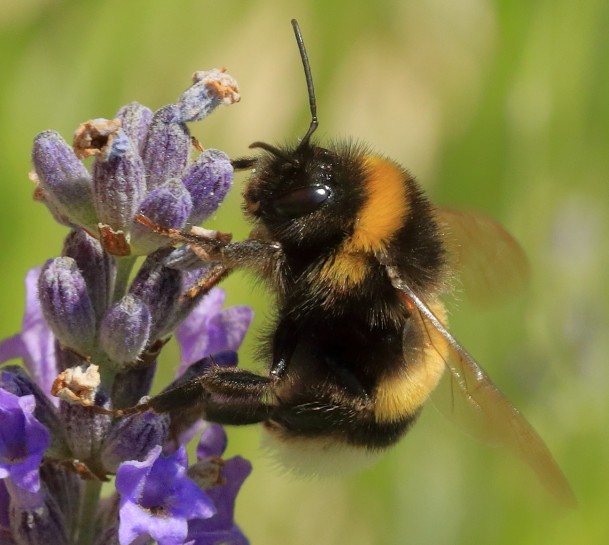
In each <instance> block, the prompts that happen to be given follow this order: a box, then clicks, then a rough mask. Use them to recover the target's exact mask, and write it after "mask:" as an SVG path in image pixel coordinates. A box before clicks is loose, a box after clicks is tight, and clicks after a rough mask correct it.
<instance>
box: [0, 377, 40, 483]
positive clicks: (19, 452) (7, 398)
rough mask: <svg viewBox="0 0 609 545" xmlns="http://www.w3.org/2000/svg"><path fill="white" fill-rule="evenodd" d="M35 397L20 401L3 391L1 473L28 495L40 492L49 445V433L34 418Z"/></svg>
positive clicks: (0, 408) (0, 399)
mask: <svg viewBox="0 0 609 545" xmlns="http://www.w3.org/2000/svg"><path fill="white" fill-rule="evenodd" d="M35 405H36V401H35V399H34V396H33V395H27V396H23V397H17V396H15V395H13V394H11V393H9V392H6V391H5V390H2V389H0V420H1V421H2V426H0V470H1V471H2V473H3V476H7V475H10V476H11V478H12V482H13V483H14V484H15V485H16V486H17V487H19V488H23V489H24V490H26V491H27V492H30V493H36V492H38V491H39V490H40V479H39V475H38V467H39V466H40V462H41V460H42V455H43V454H44V451H45V450H46V449H47V447H48V446H49V444H50V434H49V432H48V430H47V429H46V428H45V427H44V426H43V425H42V424H41V423H40V422H38V420H36V418H35V417H34V409H35Z"/></svg>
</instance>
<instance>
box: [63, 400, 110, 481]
mask: <svg viewBox="0 0 609 545" xmlns="http://www.w3.org/2000/svg"><path fill="white" fill-rule="evenodd" d="M107 403H108V397H107V396H106V395H105V394H104V392H102V391H98V392H97V395H96V397H95V405H97V406H98V407H104V406H106V405H107ZM59 414H60V417H61V420H62V422H63V424H64V428H65V430H66V433H67V441H68V445H69V446H70V449H71V451H72V455H73V458H75V459H77V460H92V459H95V457H96V455H97V454H98V452H99V450H100V448H101V445H102V442H103V440H104V438H105V436H106V434H107V433H108V429H109V428H110V422H111V420H112V418H111V417H110V416H108V415H105V414H98V413H96V412H93V411H91V410H90V409H89V408H88V407H83V406H81V405H74V404H70V403H66V402H65V401H63V400H62V401H61V402H60V403H59ZM90 469H91V470H98V469H99V468H90Z"/></svg>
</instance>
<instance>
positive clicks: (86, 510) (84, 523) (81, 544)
mask: <svg viewBox="0 0 609 545" xmlns="http://www.w3.org/2000/svg"><path fill="white" fill-rule="evenodd" d="M101 487H102V482H101V481H98V480H97V479H92V480H88V481H85V486H84V488H83V495H82V500H81V502H80V512H79V513H78V526H77V528H76V532H77V536H76V545H91V543H92V541H93V534H94V530H95V512H96V511H97V503H98V502H99V495H100V493H101Z"/></svg>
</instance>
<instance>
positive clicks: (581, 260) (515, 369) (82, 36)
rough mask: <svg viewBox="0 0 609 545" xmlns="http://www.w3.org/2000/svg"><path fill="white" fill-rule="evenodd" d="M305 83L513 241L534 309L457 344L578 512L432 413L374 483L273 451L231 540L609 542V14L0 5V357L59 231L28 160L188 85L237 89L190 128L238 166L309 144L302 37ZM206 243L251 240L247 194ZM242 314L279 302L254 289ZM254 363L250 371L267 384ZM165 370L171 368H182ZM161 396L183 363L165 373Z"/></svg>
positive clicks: (588, 3) (262, 463)
mask: <svg viewBox="0 0 609 545" xmlns="http://www.w3.org/2000/svg"><path fill="white" fill-rule="evenodd" d="M292 17H296V18H298V19H299V21H300V24H301V27H302V29H303V33H304V36H305V40H306V43H307V46H308V51H309V56H310V59H311V63H312V66H313V72H314V77H315V84H316V87H317V94H318V101H319V115H320V120H321V125H320V129H319V135H320V136H321V137H335V136H347V135H350V136H353V137H355V138H357V139H361V140H364V141H367V142H368V143H370V144H371V145H372V146H373V147H374V148H376V149H378V150H382V151H384V152H385V153H387V154H388V155H390V156H391V157H393V158H395V159H396V160H398V161H399V162H401V163H403V164H405V165H407V166H408V168H409V169H410V170H411V171H412V172H413V173H414V174H415V175H416V176H417V177H418V179H419V180H420V181H421V183H422V185H423V186H424V187H425V188H426V190H427V191H428V192H429V193H430V195H431V196H432V198H433V199H434V200H435V201H436V202H437V203H439V204H441V205H450V206H455V207H460V208H467V209H470V208H471V209H477V210H480V211H484V212H486V213H489V214H492V215H493V216H495V217H496V218H498V219H499V220H500V221H502V222H503V223H504V224H505V225H506V226H508V228H509V229H510V230H511V231H512V232H513V233H514V234H515V236H516V237H517V238H518V239H519V240H520V241H521V243H522V245H523V246H524V248H525V249H526V251H527V253H528V254H529V256H530V260H531V265H532V279H531V285H530V288H529V289H528V291H527V292H526V293H523V294H522V295H521V296H519V297H515V298H512V300H510V301H509V303H508V304H506V305H503V306H501V307H499V308H493V309H491V310H488V309H486V310H481V309H477V308H474V307H473V306H471V305H469V304H468V303H467V301H466V300H464V301H461V302H460V303H459V305H458V307H457V311H456V312H454V313H453V316H452V328H453V331H454V332H456V334H457V336H458V337H459V338H460V339H461V340H462V342H463V343H464V345H465V346H467V347H468V348H469V349H470V351H472V352H473V354H474V355H475V356H476V358H477V359H478V360H479V361H480V362H481V363H482V364H483V366H484V367H485V368H486V369H487V371H488V372H489V373H490V374H491V376H492V377H493V378H494V380H495V381H496V383H497V384H498V385H500V387H501V388H502V389H503V390H504V391H505V392H506V393H507V394H508V396H509V397H510V398H511V399H512V400H513V401H514V402H515V404H516V405H517V406H518V407H520V408H521V409H522V411H523V412H524V413H525V414H526V415H527V417H528V418H529V419H530V421H531V422H532V423H533V424H534V425H535V427H536V428H537V429H538V430H539V431H540V433H541V435H542V436H543V437H544V438H545V440H546V441H547V443H548V445H549V446H550V448H551V450H552V451H553V453H554V455H555V457H556V458H557V460H558V461H559V463H560V464H561V466H562V467H563V468H564V471H565V472H566V474H567V475H568V477H569V479H570V481H571V483H572V486H573V488H574V490H575V493H576V495H577V496H578V499H579V503H580V505H579V508H578V509H577V510H576V511H573V512H565V511H562V510H561V509H559V508H557V507H556V505H555V504H554V503H553V502H552V500H551V499H549V498H548V497H547V496H546V494H545V492H544V491H543V490H541V488H540V486H539V485H538V483H537V482H536V480H535V478H534V477H533V476H532V475H531V474H530V473H529V471H528V470H527V469H526V468H523V467H522V466H521V465H520V464H519V463H518V462H517V461H515V460H513V459H511V458H510V456H509V455H508V454H507V453H505V452H503V451H501V450H496V449H491V448H489V447H487V446H484V445H481V444H479V443H477V442H474V441H473V440H471V439H470V438H469V437H467V436H466V435H464V434H463V433H461V432H460V431H459V430H457V429H455V428H454V427H452V425H451V424H449V423H447V422H446V421H445V419H444V418H443V417H442V416H441V415H440V414H439V413H437V411H435V410H434V408H433V407H430V408H429V409H427V410H426V411H424V414H423V416H422V418H421V420H420V422H419V424H418V425H417V426H416V427H415V429H413V431H412V432H411V433H410V434H409V436H408V437H407V438H405V440H403V441H402V442H401V444H400V445H399V446H398V447H397V448H395V449H393V450H392V451H391V452H390V453H389V454H388V455H387V456H386V457H385V458H384V459H383V460H382V461H381V462H380V463H379V464H378V465H376V466H375V467H374V468H372V469H370V470H367V471H365V472H363V473H360V474H357V475H353V476H350V477H347V478H343V479H337V480H326V481H314V480H311V481H302V480H297V479H295V478H293V477H290V476H286V475H283V474H282V473H281V472H278V471H277V470H275V469H273V467H272V463H271V462H269V460H268V458H267V457H266V456H265V455H264V453H263V452H261V451H260V449H259V448H258V430H257V429H256V428H252V429H238V430H237V429H235V430H232V431H231V432H230V452H231V453H241V454H243V455H244V456H246V457H248V458H250V459H251V460H252V461H253V463H254V468H255V469H254V472H253V475H252V476H251V477H250V478H249V480H248V481H247V482H246V484H245V487H244V489H243V491H242V493H241V495H240V497H239V501H238V506H237V520H238V522H239V523H240V524H241V525H242V527H243V529H244V531H245V532H246V534H247V535H248V536H250V538H251V541H252V543H253V544H265V545H268V544H284V543H290V544H291V545H301V544H303V545H304V544H311V543H315V544H317V545H326V544H327V545H330V544H346V543H349V544H350V545H360V544H373V543H374V544H376V543H387V544H398V543H413V544H417V545H419V544H434V545H438V544H472V543H474V544H479V543H493V544H497V545H498V544H509V545H514V544H516V543H517V544H529V543H531V544H533V543H535V544H540V543H552V544H553V545H561V544H568V545H572V544H573V543H578V544H603V543H609V522H608V513H609V471H608V465H609V427H608V423H609V418H608V416H609V393H608V392H609V365H608V363H609V362H608V356H609V350H608V344H609V335H608V334H607V329H608V313H607V308H608V303H609V301H608V289H607V285H608V282H607V272H606V271H607V266H608V265H609V263H608V261H609V260H608V257H609V254H608V236H607V234H608V227H609V226H608V216H607V212H608V209H609V158H608V157H609V138H608V137H609V134H608V133H609V129H608V128H609V65H608V64H607V58H608V56H609V33H608V32H607V28H608V27H609V3H608V2H606V1H604V0H583V1H581V2H573V1H572V0H535V1H525V0H494V1H492V0H459V1H458V2H455V1H454V0H425V1H397V0H395V1H391V0H366V1H361V2H353V1H346V0H323V1H321V0H318V1H310V2H280V1H273V0H246V1H240V0H225V1H224V2H211V1H203V0H177V1H174V2H170V1H167V0H131V1H129V2H125V1H124V0H123V1H121V0H109V1H101V2H100V1H97V2H93V1H85V0H82V1H79V0H71V1H70V0H65V1H57V0H3V1H2V2H1V3H0V66H1V67H2V74H1V77H0V142H2V144H1V147H0V191H1V193H0V249H1V251H2V253H1V256H2V258H1V260H2V261H1V263H2V268H1V273H0V279H1V281H0V309H1V312H0V336H1V337H6V336H9V335H11V334H13V333H14V332H16V331H17V330H18V329H19V327H20V321H21V315H22V311H23V305H24V289H23V277H24V275H25V272H26V271H27V270H28V269H29V268H30V267H32V266H34V265H38V264H41V263H43V262H44V261H45V260H46V259H47V258H49V257H51V256H55V255H57V254H58V252H59V250H60V247H61V240H62V237H63V236H64V235H65V230H64V229H63V228H61V227H60V226H58V225H56V224H54V223H53V221H52V220H51V217H50V215H49V214H48V212H47V211H46V210H45V209H44V207H43V206H41V205H40V204H38V203H35V202H33V201H32V198H31V195H32V189H33V186H32V185H31V183H30V182H29V181H28V178H27V173H28V170H29V169H30V162H29V155H30V146H31V141H32V138H33V137H34V135H35V134H36V133H38V132H39V131H41V130H44V129H47V128H54V129H57V130H58V131H60V132H61V133H62V134H63V135H64V136H65V137H66V138H68V139H69V138H70V136H71V134H72V132H73V130H74V129H75V127H76V126H77V125H78V124H79V123H80V122H82V121H84V120H87V119H90V118H93V117H112V116H113V114H114V113H115V112H116V110H117V109H118V108H119V107H120V106H121V105H123V104H125V103H127V102H129V101H131V100H134V99H135V100H138V101H140V102H142V103H144V104H146V105H148V106H150V107H152V108H153V109H156V108H158V107H160V106H162V105H164V104H165V103H168V102H170V101H173V100H174V99H175V98H176V97H177V96H178V95H179V93H180V92H181V91H182V90H183V89H184V88H185V87H187V86H188V84H189V78H190V75H191V73H192V72H193V71H194V70H195V69H206V68H211V67H215V66H227V67H228V68H229V69H230V72H231V73H232V74H233V75H234V76H235V77H237V78H238V80H239V82H240V87H241V91H242V97H243V99H242V101H241V103H240V104H238V105H235V106H232V107H231V108H228V109H219V110H218V111H217V112H215V113H214V114H213V115H212V116H211V117H210V118H209V119H208V120H206V121H205V122H203V123H200V124H198V125H195V126H194V127H193V133H194V134H195V135H196V136H197V137H198V138H199V139H200V141H201V142H202V144H203V146H205V147H218V148H220V149H223V150H225V151H226V152H227V153H229V154H230V155H231V156H240V155H243V154H245V153H246V152H247V145H248V144H249V143H251V142H253V141H254V140H264V141H268V142H274V143H281V142H283V141H285V140H286V139H293V138H296V137H297V136H299V135H302V134H303V132H304V130H305V129H306V127H307V125H308V105H307V100H306V88H305V84H304V79H303V76H302V67H301V64H300V60H299V58H298V53H297V48H296V45H295V43H294V39H293V35H292V29H291V26H290V23H289V21H290V19H291V18H292ZM242 184H243V179H242V178H239V179H238V180H237V183H236V186H235V188H234V191H233V194H232V195H231V197H230V198H229V199H228V200H227V202H226V203H225V204H224V206H223V209H222V210H221V212H219V213H218V215H217V217H216V218H215V219H214V221H213V222H212V225H216V226H218V227H220V228H222V229H224V230H233V231H234V232H235V233H236V236H237V237H238V238H239V237H243V236H245V234H246V233H247V226H246V225H244V224H243V223H242V221H241V219H240V211H239V201H240V195H239V194H240V187H241V186H242ZM226 288H227V290H228V292H229V301H230V302H231V303H248V304H251V305H253V306H254V307H255V309H256V313H257V317H256V323H255V329H257V328H260V326H261V325H262V324H264V320H265V314H266V313H267V312H268V307H267V306H266V305H267V304H268V301H269V298H268V296H267V295H266V294H265V293H264V292H263V291H262V290H261V289H255V288H253V282H252V281H251V279H249V278H247V277H246V276H245V275H238V274H235V275H234V276H233V277H232V278H231V279H230V281H229V282H227V283H226ZM251 339H252V337H250V341H249V342H248V344H247V345H246V346H245V347H244V349H243V351H242V354H241V357H242V360H243V364H244V365H245V366H248V367H251V368H256V367H259V366H260V362H255V361H253V356H252V354H253V351H252V347H253V346H254V344H253V342H252V340H251ZM172 350H173V351H172ZM163 362H164V363H163V367H164V369H166V370H167V374H166V375H165V378H162V379H160V382H159V385H158V386H160V385H161V384H162V383H163V381H167V380H169V379H168V377H169V376H170V373H171V371H172V369H173V368H174V365H175V362H176V352H175V348H174V349H171V350H169V351H168V352H167V354H165V357H164V360H163Z"/></svg>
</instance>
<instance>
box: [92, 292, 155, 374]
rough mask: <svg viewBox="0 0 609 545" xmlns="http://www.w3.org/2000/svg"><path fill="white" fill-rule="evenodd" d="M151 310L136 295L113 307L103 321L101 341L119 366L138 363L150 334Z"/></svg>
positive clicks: (125, 298) (129, 296)
mask: <svg viewBox="0 0 609 545" xmlns="http://www.w3.org/2000/svg"><path fill="white" fill-rule="evenodd" d="M150 321H151V319H150V311H149V310H148V307H147V306H146V305H145V304H144V303H143V302H142V301H140V300H139V299H138V298H137V297H135V296H133V295H130V294H128V295H125V296H124V297H123V298H122V299H121V300H120V301H118V302H117V303H115V304H114V305H112V307H110V308H109V309H108V312H106V314H105V316H104V317H103V319H102V322H101V324H100V328H99V342H100V345H101V347H102V349H103V350H104V351H105V352H106V354H107V355H108V356H109V357H110V359H111V360H113V361H115V362H117V363H128V362H132V361H135V360H136V359H137V357H138V356H139V355H140V353H141V352H142V350H143V349H144V347H145V346H146V343H147V342H148V336H149V334H150Z"/></svg>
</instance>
